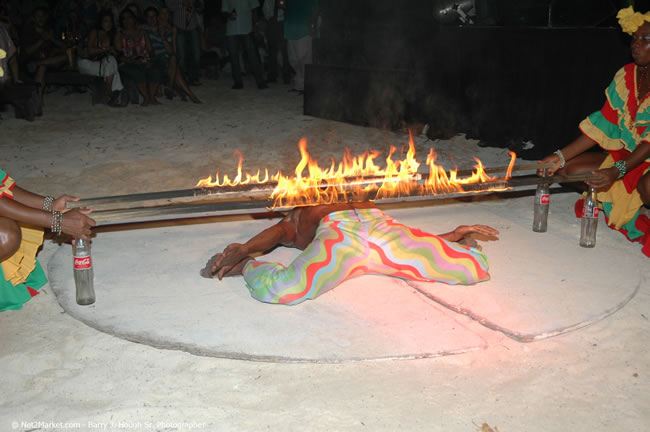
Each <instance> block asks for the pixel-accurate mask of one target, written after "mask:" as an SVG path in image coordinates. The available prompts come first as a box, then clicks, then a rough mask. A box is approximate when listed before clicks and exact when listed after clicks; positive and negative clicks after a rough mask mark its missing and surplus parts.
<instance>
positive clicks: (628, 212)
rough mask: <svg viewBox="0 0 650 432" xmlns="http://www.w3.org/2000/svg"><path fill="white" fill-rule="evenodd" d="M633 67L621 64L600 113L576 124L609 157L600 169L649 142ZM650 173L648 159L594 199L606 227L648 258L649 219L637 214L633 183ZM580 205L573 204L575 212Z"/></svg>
mask: <svg viewBox="0 0 650 432" xmlns="http://www.w3.org/2000/svg"><path fill="white" fill-rule="evenodd" d="M637 70H638V68H637V66H636V65H635V64H634V63H630V64H628V65H625V66H624V67H623V68H622V69H620V70H619V71H618V72H617V73H616V75H615V76H614V80H613V81H612V83H611V84H610V85H609V87H608V88H607V90H605V96H606V97H607V99H606V100H605V104H604V105H603V107H602V108H601V110H600V111H596V112H595V113H593V114H591V115H590V116H589V117H587V118H586V119H585V120H583V121H582V122H581V123H580V130H581V131H582V133H583V134H585V135H586V136H588V137H589V138H591V139H592V140H594V141H596V143H598V145H600V147H602V148H603V149H605V150H607V152H608V153H609V155H608V156H607V158H606V159H605V161H604V162H603V163H602V165H601V168H609V167H611V166H612V165H613V164H614V163H615V162H616V161H619V160H621V159H625V158H626V157H627V156H628V155H629V154H630V153H631V152H632V151H634V149H635V148H636V146H637V145H638V144H640V143H641V142H650V128H649V126H650V98H648V97H647V96H646V98H645V99H643V100H642V101H639V100H638V99H637V95H638V90H637V79H636V77H637V75H636V74H637ZM649 170H650V158H648V159H646V161H645V162H644V163H642V164H641V165H639V166H638V167H636V168H635V169H633V170H630V171H629V172H628V173H627V174H626V175H625V177H623V178H622V179H620V180H617V181H615V182H614V184H613V185H612V187H611V188H610V189H609V190H607V191H605V192H599V193H598V200H599V201H600V202H601V203H602V206H603V210H604V211H605V215H606V220H607V224H608V225H609V226H610V227H612V228H614V229H617V230H619V231H621V232H622V233H623V234H625V235H626V236H627V238H628V239H629V240H631V241H638V242H640V243H641V244H642V245H643V253H644V254H646V255H648V256H650V219H649V218H648V217H647V216H645V215H643V214H641V213H640V210H641V207H642V206H643V201H642V200H641V195H640V194H639V191H638V190H637V184H638V182H639V180H640V179H641V177H642V176H643V175H644V174H645V173H646V172H648V171H649ZM580 209H581V203H580V202H579V203H578V204H577V205H576V213H579V212H580Z"/></svg>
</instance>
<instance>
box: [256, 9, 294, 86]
mask: <svg viewBox="0 0 650 432" xmlns="http://www.w3.org/2000/svg"><path fill="white" fill-rule="evenodd" d="M284 7H285V1H284V0H264V6H263V9H262V10H263V11H264V17H265V18H266V21H267V26H266V44H267V47H268V55H269V62H268V69H267V76H266V80H267V82H270V83H274V82H277V80H278V70H279V68H278V54H281V55H282V71H281V72H282V81H283V82H284V83H285V84H289V82H290V80H291V66H289V54H288V51H287V41H286V40H285V39H284Z"/></svg>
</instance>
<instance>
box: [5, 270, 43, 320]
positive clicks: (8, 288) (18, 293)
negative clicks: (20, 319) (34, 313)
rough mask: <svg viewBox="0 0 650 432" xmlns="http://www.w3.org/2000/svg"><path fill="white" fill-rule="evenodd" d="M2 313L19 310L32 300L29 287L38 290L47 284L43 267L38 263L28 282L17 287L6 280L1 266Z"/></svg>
mask: <svg viewBox="0 0 650 432" xmlns="http://www.w3.org/2000/svg"><path fill="white" fill-rule="evenodd" d="M0 276H2V278H0V312H2V311H6V310H17V309H21V308H22V307H23V304H24V303H26V302H27V301H29V299H31V298H32V295H31V294H30V292H29V290H28V289H27V287H30V288H32V289H34V290H38V289H39V288H41V287H42V286H43V285H45V284H46V283H47V276H45V272H44V271H43V268H42V267H41V265H40V264H39V263H38V261H37V262H36V267H35V268H34V270H32V272H31V273H30V274H29V276H28V277H27V280H26V281H25V282H24V283H22V284H18V285H16V286H13V285H12V284H11V282H9V281H7V280H6V279H5V275H4V272H3V271H2V266H0Z"/></svg>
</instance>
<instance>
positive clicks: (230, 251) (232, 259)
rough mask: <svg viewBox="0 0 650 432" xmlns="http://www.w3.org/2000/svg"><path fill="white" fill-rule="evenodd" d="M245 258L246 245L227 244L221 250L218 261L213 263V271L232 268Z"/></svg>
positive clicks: (246, 252) (246, 254)
mask: <svg viewBox="0 0 650 432" xmlns="http://www.w3.org/2000/svg"><path fill="white" fill-rule="evenodd" d="M246 256H248V251H247V249H246V245H243V244H240V243H232V244H229V245H228V246H227V247H226V248H225V249H224V250H223V252H222V253H221V256H220V257H219V259H218V260H216V261H215V263H214V267H215V269H217V268H221V267H232V266H234V265H235V264H237V263H238V262H239V261H241V260H243V259H244V258H246Z"/></svg>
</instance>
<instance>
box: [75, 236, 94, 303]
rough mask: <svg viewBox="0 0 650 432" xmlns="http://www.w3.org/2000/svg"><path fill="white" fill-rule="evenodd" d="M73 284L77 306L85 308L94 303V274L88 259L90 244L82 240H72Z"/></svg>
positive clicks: (90, 260)
mask: <svg viewBox="0 0 650 432" xmlns="http://www.w3.org/2000/svg"><path fill="white" fill-rule="evenodd" d="M72 255H73V264H74V267H73V268H74V284H75V287H76V291H77V304H79V305H82V306H86V305H91V304H93V303H95V288H94V286H93V285H94V272H93V264H92V258H91V257H90V243H89V242H87V241H86V240H84V239H73V240H72Z"/></svg>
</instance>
